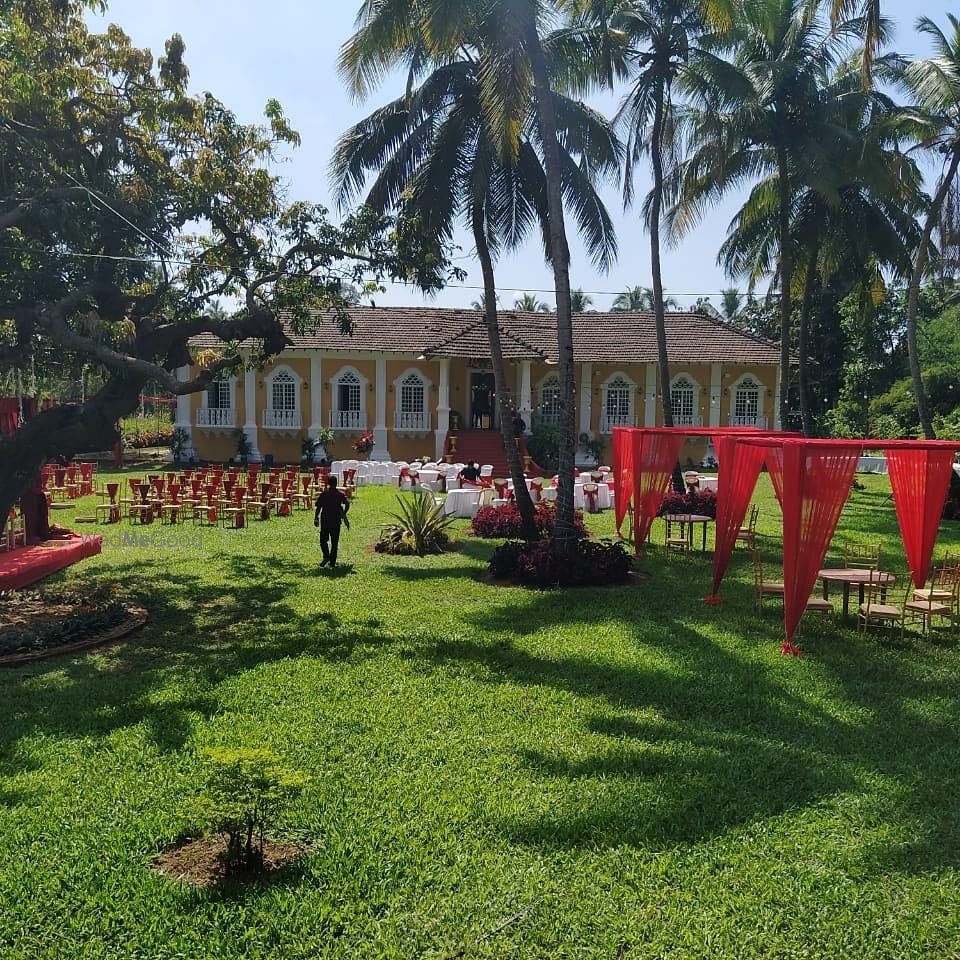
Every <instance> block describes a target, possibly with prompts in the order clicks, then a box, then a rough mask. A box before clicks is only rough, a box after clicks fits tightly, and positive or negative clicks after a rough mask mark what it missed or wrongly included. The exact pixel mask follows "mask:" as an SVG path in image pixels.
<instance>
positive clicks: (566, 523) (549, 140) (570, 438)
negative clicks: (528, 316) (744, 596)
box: [525, 14, 577, 554]
mask: <svg viewBox="0 0 960 960" xmlns="http://www.w3.org/2000/svg"><path fill="white" fill-rule="evenodd" d="M525 32H526V44H527V54H528V56H529V57H530V67H531V71H532V73H533V82H534V86H535V88H536V101H537V126H538V128H539V132H540V140H541V142H542V144H543V159H544V168H545V173H546V180H547V212H548V217H549V221H550V224H549V227H550V231H549V232H550V262H551V265H552V267H553V283H554V288H555V291H556V296H557V364H558V366H557V374H558V377H559V380H560V423H559V427H560V443H559V450H558V456H557V459H558V470H557V475H558V486H557V519H556V526H555V527H554V531H553V545H554V548H555V549H556V550H557V551H558V552H559V553H561V554H569V553H571V552H572V550H573V548H574V546H575V544H576V542H577V531H576V528H575V527H574V525H573V519H574V509H573V485H574V483H573V469H574V457H575V455H576V447H577V443H576V440H577V434H576V406H575V401H576V379H575V372H574V359H573V320H572V310H571V306H570V248H569V246H568V244H567V231H566V226H565V224H564V219H563V189H562V184H561V179H560V144H559V143H558V141H557V122H556V116H555V114H554V110H553V102H552V100H551V99H550V98H551V95H552V91H551V89H550V77H549V74H548V73H547V62H546V59H545V58H544V55H543V48H542V47H541V46H540V36H539V34H538V33H537V23H536V19H535V17H534V16H533V15H532V14H531V19H530V21H529V23H528V24H527V26H526V31H525Z"/></svg>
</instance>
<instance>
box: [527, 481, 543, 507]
mask: <svg viewBox="0 0 960 960" xmlns="http://www.w3.org/2000/svg"><path fill="white" fill-rule="evenodd" d="M530 499H531V500H532V501H533V502H534V503H539V502H540V501H541V500H542V499H543V477H534V479H533V480H531V481H530Z"/></svg>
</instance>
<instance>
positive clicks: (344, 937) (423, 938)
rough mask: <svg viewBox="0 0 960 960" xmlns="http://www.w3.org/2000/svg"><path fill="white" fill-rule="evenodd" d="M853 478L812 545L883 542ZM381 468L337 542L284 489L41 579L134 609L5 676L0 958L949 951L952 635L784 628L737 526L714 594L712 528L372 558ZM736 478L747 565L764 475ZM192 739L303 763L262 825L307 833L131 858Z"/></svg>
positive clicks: (879, 492)
mask: <svg viewBox="0 0 960 960" xmlns="http://www.w3.org/2000/svg"><path fill="white" fill-rule="evenodd" d="M867 484H868V489H867V491H866V492H864V493H855V494H854V495H853V496H852V498H851V500H850V502H849V503H848V506H847V508H846V510H845V512H844V515H843V518H842V520H841V531H840V533H839V534H838V541H837V542H838V543H839V541H841V540H842V539H843V537H844V536H850V537H853V538H871V539H874V538H878V539H881V540H882V541H883V542H884V545H885V564H884V565H885V566H888V567H890V568H893V569H896V568H902V567H903V565H904V560H903V557H902V553H901V552H899V551H898V550H897V543H898V537H897V532H896V522H895V518H894V514H893V509H892V505H891V504H890V503H889V501H888V500H887V497H888V492H889V488H888V487H887V485H886V481H885V480H883V479H882V478H868V480H867ZM392 497H393V493H392V492H391V491H388V490H383V489H376V488H363V489H362V490H361V496H360V498H359V499H358V501H357V503H356V506H355V508H354V510H353V512H352V513H351V518H352V520H353V529H352V530H351V531H349V532H345V534H344V537H343V539H342V540H341V563H342V564H343V566H342V568H341V569H338V570H336V571H333V572H327V573H325V572H324V571H320V570H318V568H317V563H318V561H319V551H318V548H317V543H316V538H315V531H314V528H313V526H312V524H311V522H310V521H311V516H310V514H307V513H297V514H295V515H294V516H293V517H292V518H289V519H276V520H272V521H270V522H269V523H266V524H255V525H253V526H251V527H250V528H249V529H248V530H244V531H221V530H208V529H204V530H203V531H202V536H203V540H202V546H200V547H197V548H185V549H182V550H177V551H172V550H168V551H163V550H159V549H158V550H153V551H151V550H144V549H139V548H130V547H128V548H122V547H116V548H107V549H106V550H105V551H104V553H103V554H102V555H101V556H100V557H99V558H96V559H94V560H91V561H87V562H85V563H84V564H82V565H80V566H78V567H76V568H74V569H73V570H72V571H70V572H69V573H67V574H66V575H65V577H66V578H68V579H70V580H72V581H79V582H83V581H85V580H101V579H105V578H109V579H113V580H116V581H117V582H119V583H120V584H122V585H123V586H124V587H125V588H126V589H128V590H130V591H131V592H133V593H134V594H135V595H136V596H137V598H138V599H139V600H140V602H142V603H143V604H144V605H146V606H147V607H149V608H150V609H151V611H152V622H151V624H150V625H149V626H148V627H147V628H146V629H145V630H144V631H143V632H141V633H140V634H138V635H136V636H135V637H133V638H131V639H130V640H129V641H128V642H126V643H124V644H122V645H119V646H117V647H115V648H111V649H107V650H105V651H103V652H100V653H97V654H94V655H88V656H84V657H77V658H71V659H64V660H62V661H53V662H50V663H47V664H44V665H38V666H34V667H31V668H28V669H20V670H17V671H9V672H3V673H2V674H0V701H2V703H3V705H4V710H3V713H4V720H3V723H2V726H0V903H2V904H3V906H4V908H3V910H2V911H0V955H2V956H3V957H4V958H31V960H33V958H44V957H51V958H53V957H57V958H62V957H84V958H88V957H89V958H94V957H103V958H107V957H110V958H112V957H144V958H146V957H149V958H161V957H162V958H167V957H169V958H173V957H190V958H199V957H218V958H232V957H266V956H275V957H303V958H308V957H310V958H313V957H330V958H334V957H336V958H344V957H362V958H382V957H396V958H409V957H431V958H441V957H453V956H461V955H462V956H467V957H471V958H472V957H485V958H494V957H496V958H508V957H509V958H513V957H516V958H531V957H562V958H568V957H569V958H573V957H576V958H588V957H589V958H594V957H595V958H601V957H602V958H618V957H619V958H640V957H684V958H685V957H737V958H741V957H846V956H853V955H856V956H858V957H862V958H867V957H885V958H886V957H897V958H901V957H938V958H940V957H949V956H958V953H957V943H958V942H960V897H958V893H957V880H958V867H960V773H958V771H960V764H958V759H960V758H958V752H960V742H958V741H960V734H958V730H960V708H958V702H960V699H958V695H960V655H958V648H957V647H956V646H955V645H954V644H953V643H950V642H946V641H939V642H933V641H930V642H927V641H921V640H920V639H919V638H917V639H914V640H912V641H908V642H907V643H906V644H903V645H901V644H900V643H899V642H893V641H886V640H883V639H878V638H877V637H875V636H869V637H868V638H866V639H864V638H860V637H858V636H857V634H856V632H855V631H854V630H852V629H850V628H849V627H846V626H843V625H839V624H837V623H835V622H831V621H827V622H826V623H824V622H823V621H821V620H819V619H814V618H812V617H811V618H810V619H809V620H807V621H805V622H804V625H803V627H802V629H801V636H800V642H801V645H802V646H803V647H804V649H805V650H806V651H807V654H808V656H807V657H806V658H804V659H802V660H798V659H795V658H788V657H782V656H780V654H779V652H778V650H779V644H780V638H781V629H782V628H781V625H780V620H779V619H778V617H777V615H775V614H773V613H767V614H766V615H765V616H763V617H760V616H758V615H755V614H754V612H753V606H752V586H751V578H750V567H749V564H748V562H747V561H746V554H745V553H740V554H738V555H737V557H736V559H735V562H734V564H733V566H732V568H731V572H730V574H729V576H728V579H727V582H726V584H725V586H724V589H723V593H724V596H725V597H726V600H727V602H726V603H725V605H724V606H722V607H719V608H717V607H709V606H705V605H704V604H703V603H702V602H701V598H702V597H703V596H704V595H705V594H706V593H707V592H709V561H708V559H706V558H703V557H701V556H699V555H697V556H695V557H693V558H682V557H673V558H664V557H663V556H662V555H661V554H660V553H659V551H657V552H655V553H654V554H652V555H651V556H650V557H648V558H647V559H645V560H643V561H642V562H641V567H642V568H643V569H645V570H646V571H647V572H649V573H650V574H651V575H652V579H651V580H650V581H649V582H648V583H646V584H644V585H642V586H634V587H625V588H622V589H621V588H617V589H603V590H583V591H578V592H569V593H560V594H542V593H537V592H532V591H526V590H522V589H514V588H492V587H489V586H486V585H484V584H481V583H478V582H477V581H475V580H474V579H473V576H474V574H475V573H476V572H477V571H478V570H479V569H482V567H483V565H484V561H485V559H486V558H487V557H488V556H489V554H490V552H491V550H492V545H491V544H490V543H487V542H482V541H478V540H474V539H465V540H464V542H463V547H462V549H461V550H460V551H459V552H457V553H453V554H446V555H444V556H440V557H431V558H425V559H418V558H416V557H413V558H397V557H389V556H380V555H376V554H372V553H370V552H369V550H368V547H369V544H371V543H372V542H373V541H374V540H375V539H376V535H377V533H378V530H379V524H380V523H381V522H383V518H384V515H385V513H386V511H387V510H388V509H389V508H390V506H391V505H392ZM758 499H759V501H760V502H761V504H762V514H761V523H760V530H761V532H762V533H763V534H765V535H767V537H769V539H768V540H766V541H765V544H764V555H765V558H766V559H767V562H768V564H769V565H770V566H771V568H773V567H774V566H775V562H776V559H777V556H776V549H777V548H776V544H777V540H776V538H775V533H776V530H777V527H778V517H779V513H778V509H777V506H776V502H775V500H774V499H773V497H772V495H771V493H770V488H769V484H768V482H767V478H766V477H762V478H761V487H760V490H759V493H758ZM57 519H62V515H60V517H58V518H57ZM590 524H591V526H592V527H593V528H594V529H595V531H596V532H598V533H600V534H603V533H606V534H609V533H610V532H611V531H612V519H611V516H610V514H609V513H605V514H602V515H600V516H599V517H591V518H590ZM124 526H125V525H124ZM460 526H462V527H465V526H466V524H465V523H463V524H461V525H460ZM657 527H658V535H659V536H661V537H662V525H660V524H658V525H657ZM87 529H90V528H87ZM108 529H109V531H110V532H113V531H114V530H116V529H117V528H108ZM123 529H124V528H121V530H123ZM187 529H188V530H189V532H190V533H194V531H193V529H192V528H187ZM153 530H154V532H155V531H156V530H157V528H153ZM163 532H165V533H166V532H169V530H168V528H163ZM196 532H199V530H198V531H196ZM958 545H960V525H944V527H943V528H942V530H941V537H940V548H941V549H942V548H943V547H945V546H950V547H954V548H955V547H957V546H958ZM215 744H224V745H235V744H245V745H250V746H266V747H270V748H272V749H274V750H276V751H277V752H279V753H281V754H283V755H285V756H286V757H287V758H289V760H290V761H291V762H292V763H293V764H294V765H295V766H298V767H301V768H302V769H303V770H305V771H306V772H307V773H308V774H309V775H310V777H311V782H310V784H309V786H308V788H307V790H306V792H305V793H304V795H303V796H302V797H301V798H300V800H299V801H298V802H297V803H296V804H295V805H294V806H293V807H291V808H290V809H289V811H288V812H287V815H286V816H285V817H284V819H283V821H282V823H281V824H280V826H279V831H278V832H279V833H280V834H281V835H284V836H289V837H308V838H310V839H312V840H313V842H314V843H315V850H314V853H313V854H312V855H311V856H310V857H309V858H307V859H306V860H305V861H304V863H303V864H302V865H301V866H300V867H299V868H297V869H295V870H292V871H289V872H288V873H287V874H285V875H284V876H283V877H281V878H280V879H278V880H277V881H275V882H273V883H271V884H268V885H264V886H253V887H251V886H246V887H240V886H237V887H232V886H228V887H225V888H222V889H219V890H212V891H211V890H206V891H201V890H196V889H193V888H189V887H186V886H181V885H179V884H177V883H175V882H171V881H170V880H168V879H165V878H163V877H161V876H158V875H157V874H156V873H154V872H152V871H151V870H150V869H149V867H148V862H149V860H150V858H151V856H152V855H153V854H154V853H155V852H156V851H157V850H158V849H159V848H160V847H162V846H163V845H164V844H165V843H168V842H169V841H171V840H172V839H174V838H175V837H177V836H178V835H179V834H181V832H182V831H183V830H184V829H186V828H187V827H188V826H189V824H188V823H187V822H185V820H184V817H183V814H182V808H183V804H184V801H185V799H186V798H187V797H189V796H191V795H192V794H193V793H194V792H195V791H196V790H197V789H198V787H199V785H200V783H201V777H202V774H201V770H200V766H199V763H198V761H197V759H196V752H197V750H198V748H202V747H204V746H209V745H215Z"/></svg>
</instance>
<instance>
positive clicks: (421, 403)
mask: <svg viewBox="0 0 960 960" xmlns="http://www.w3.org/2000/svg"><path fill="white" fill-rule="evenodd" d="M394 388H395V390H396V392H397V412H396V419H395V421H394V427H395V429H397V430H429V429H430V414H429V412H428V411H427V380H426V379H425V378H424V377H423V375H422V374H421V373H420V372H419V371H418V370H409V371H407V372H405V373H403V374H401V376H400V378H399V379H397V380H394Z"/></svg>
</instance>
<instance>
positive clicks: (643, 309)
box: [610, 287, 680, 313]
mask: <svg viewBox="0 0 960 960" xmlns="http://www.w3.org/2000/svg"><path fill="white" fill-rule="evenodd" d="M655 300H656V294H655V293H654V292H653V289H652V288H651V287H627V289H626V290H623V291H621V292H620V293H618V294H617V296H616V299H615V300H614V301H613V306H612V307H611V308H610V309H611V311H612V312H613V313H652V312H653V310H654V301H655ZM661 301H662V303H663V306H664V308H665V309H666V310H676V309H677V308H678V307H679V306H680V305H679V304H678V303H677V301H676V299H675V298H674V297H668V296H665V295H662V296H661Z"/></svg>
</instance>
